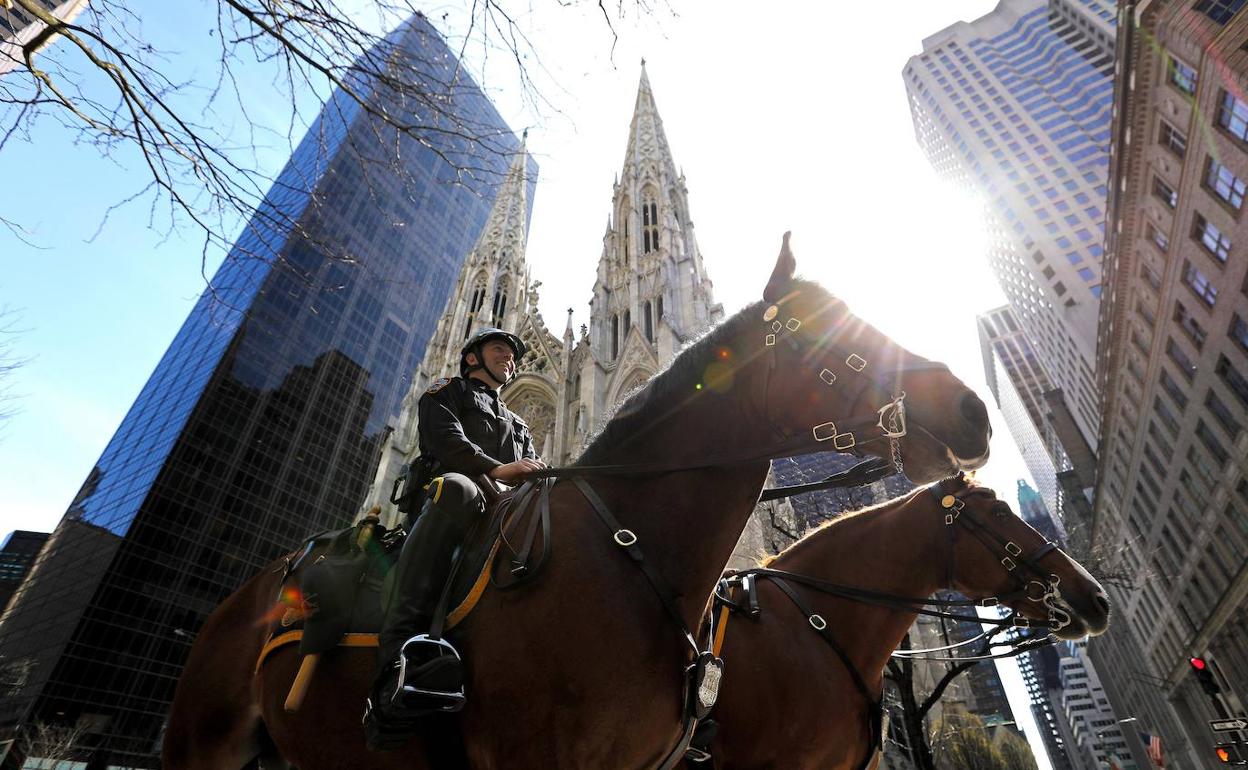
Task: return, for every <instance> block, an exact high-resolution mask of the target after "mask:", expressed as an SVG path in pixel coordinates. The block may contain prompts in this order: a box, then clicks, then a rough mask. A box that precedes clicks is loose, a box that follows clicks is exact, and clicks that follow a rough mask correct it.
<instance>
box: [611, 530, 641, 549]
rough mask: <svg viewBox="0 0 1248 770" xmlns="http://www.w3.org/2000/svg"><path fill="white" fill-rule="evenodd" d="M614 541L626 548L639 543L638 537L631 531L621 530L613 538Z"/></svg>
mask: <svg viewBox="0 0 1248 770" xmlns="http://www.w3.org/2000/svg"><path fill="white" fill-rule="evenodd" d="M612 539H614V540H615V544H616V545H619V546H623V547H625V548H628V547H629V546H630V545H635V544H636V543H637V536H636V535H635V534H633V531H632V530H631V529H621V530H620V531H618V532H616V533H615V535H613V536H612Z"/></svg>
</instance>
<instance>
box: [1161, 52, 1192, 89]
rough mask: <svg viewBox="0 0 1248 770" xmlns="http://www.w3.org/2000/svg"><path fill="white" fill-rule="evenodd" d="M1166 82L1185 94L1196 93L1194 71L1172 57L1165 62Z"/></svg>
mask: <svg viewBox="0 0 1248 770" xmlns="http://www.w3.org/2000/svg"><path fill="white" fill-rule="evenodd" d="M1166 80H1168V81H1169V82H1170V84H1171V85H1173V86H1174V87H1175V88H1177V89H1179V90H1180V91H1182V92H1183V93H1185V94H1195V93H1196V70H1194V69H1192V68H1191V67H1189V66H1187V65H1186V64H1184V63H1183V62H1181V61H1179V60H1178V59H1176V58H1174V57H1173V56H1170V57H1168V59H1167V62H1166Z"/></svg>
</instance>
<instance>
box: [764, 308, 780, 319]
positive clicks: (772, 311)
mask: <svg viewBox="0 0 1248 770" xmlns="http://www.w3.org/2000/svg"><path fill="white" fill-rule="evenodd" d="M779 313H780V308H778V307H776V306H775V305H772V306H771V307H769V308H767V312H765V313H763V320H764V321H770V320H772V319H773V318H775V317H776V316H777V315H778V314H779Z"/></svg>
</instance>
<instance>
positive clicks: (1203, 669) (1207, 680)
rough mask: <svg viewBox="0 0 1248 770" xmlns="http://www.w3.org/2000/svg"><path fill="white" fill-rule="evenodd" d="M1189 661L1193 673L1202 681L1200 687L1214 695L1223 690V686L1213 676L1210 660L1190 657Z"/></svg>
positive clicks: (1210, 695) (1209, 694)
mask: <svg viewBox="0 0 1248 770" xmlns="http://www.w3.org/2000/svg"><path fill="white" fill-rule="evenodd" d="M1187 662H1188V663H1189V664H1191V666H1192V673H1194V674H1195V675H1196V681H1197V682H1199V683H1200V689H1202V690H1204V691H1205V694H1206V695H1208V696H1209V697H1213V696H1214V695H1217V694H1218V693H1220V692H1222V688H1221V687H1219V686H1218V683H1217V681H1215V680H1214V678H1213V669H1211V668H1209V661H1207V660H1205V659H1204V658H1188V659H1187Z"/></svg>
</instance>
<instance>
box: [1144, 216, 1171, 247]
mask: <svg viewBox="0 0 1248 770" xmlns="http://www.w3.org/2000/svg"><path fill="white" fill-rule="evenodd" d="M1144 236H1145V237H1146V238H1148V239H1149V240H1150V241H1152V242H1153V243H1154V244H1155V245H1156V246H1157V248H1159V249H1161V250H1162V251H1166V250H1168V249H1169V248H1170V239H1169V238H1167V237H1166V234H1165V233H1164V232H1162V231H1161V228H1159V227H1157V225H1154V224H1153V223H1152V222H1145V223H1144Z"/></svg>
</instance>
